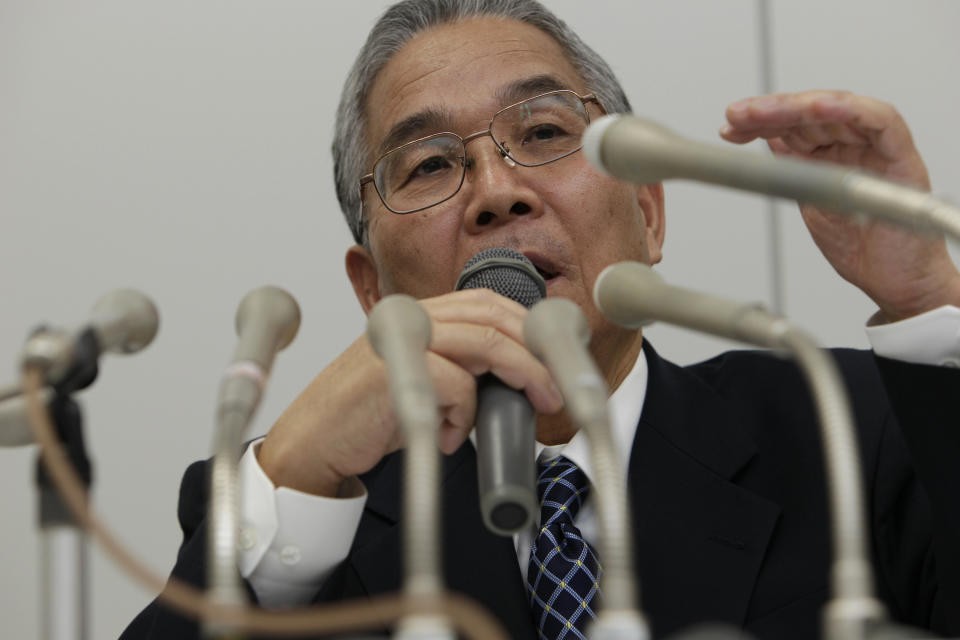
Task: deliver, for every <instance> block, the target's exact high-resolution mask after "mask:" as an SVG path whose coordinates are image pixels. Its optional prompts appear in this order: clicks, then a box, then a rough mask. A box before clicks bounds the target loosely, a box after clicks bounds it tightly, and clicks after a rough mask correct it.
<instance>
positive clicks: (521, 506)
mask: <svg viewBox="0 0 960 640" xmlns="http://www.w3.org/2000/svg"><path fill="white" fill-rule="evenodd" d="M456 289H457V290H458V291H460V290H463V289H492V290H493V291H495V292H496V293H499V294H500V295H502V296H506V297H507V298H510V299H511V300H514V301H516V302H519V303H520V304H522V305H523V306H525V307H527V308H530V307H531V306H533V305H534V304H536V303H537V302H538V301H539V300H540V299H542V298H543V297H545V296H546V294H547V285H546V283H545V282H544V280H543V278H542V277H541V276H540V274H539V273H537V269H536V267H534V266H533V263H532V262H530V261H529V260H527V258H526V257H524V255H523V254H521V253H520V252H518V251H514V250H513V249H507V248H504V247H495V248H492V249H486V250H484V251H481V252H480V253H478V254H477V255H475V256H473V258H471V259H470V260H469V261H468V262H467V264H466V265H465V266H464V267H463V271H462V272H461V273H460V277H459V279H458V280H457V286H456ZM535 422H536V416H535V414H534V411H533V407H532V406H530V402H529V401H528V400H527V399H526V397H525V396H524V395H523V392H522V391H518V390H516V389H513V388H512V387H509V386H507V385H505V384H504V383H503V382H501V381H500V380H499V379H498V378H497V377H496V376H494V375H492V374H485V375H483V376H480V377H479V378H478V379H477V418H476V423H477V424H476V434H477V474H478V481H479V485H480V511H481V513H482V514H483V521H484V524H486V525H487V528H488V529H489V530H490V531H493V532H494V533H498V534H500V535H512V534H514V533H516V532H518V531H520V530H522V529H524V528H526V527H529V526H530V523H531V522H533V516H534V514H536V513H537V509H538V503H539V500H537V494H536V490H535V482H536V477H535V470H534V465H533V457H534V452H535V446H534V443H535V441H536V424H535Z"/></svg>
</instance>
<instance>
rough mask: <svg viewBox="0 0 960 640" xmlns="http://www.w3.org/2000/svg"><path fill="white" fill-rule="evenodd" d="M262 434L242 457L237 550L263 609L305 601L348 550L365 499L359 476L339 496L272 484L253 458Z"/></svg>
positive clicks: (241, 568) (240, 568)
mask: <svg viewBox="0 0 960 640" xmlns="http://www.w3.org/2000/svg"><path fill="white" fill-rule="evenodd" d="M262 441H263V438H260V439H259V440H255V441H254V442H252V443H251V444H250V446H248V447H247V450H246V452H244V454H243V456H242V457H241V459H240V465H239V469H238V471H239V477H240V487H241V499H240V523H241V526H240V539H239V544H240V550H239V553H238V555H237V566H238V568H239V570H240V575H242V576H243V577H244V578H246V579H247V580H248V581H249V582H250V586H251V587H253V590H254V592H256V594H257V599H258V600H259V602H260V604H261V605H262V606H264V607H282V606H296V605H301V604H307V603H309V602H310V601H311V600H312V599H313V596H314V595H315V594H316V592H317V589H318V588H319V587H320V586H321V585H322V584H323V581H324V580H326V579H327V577H328V576H329V575H330V573H331V572H332V571H333V569H334V568H335V567H336V566H337V565H338V564H339V563H340V562H342V561H343V560H344V559H345V558H346V557H347V554H348V553H349V551H350V545H351V544H353V538H354V536H355V535H356V532H357V526H358V525H359V524H360V516H361V514H362V513H363V507H364V505H365V504H366V502H367V492H366V489H365V488H364V486H363V483H361V482H360V480H359V479H357V478H350V479H349V480H347V481H346V482H345V483H344V487H343V490H342V491H341V497H338V498H326V497H323V496H315V495H312V494H309V493H303V492H301V491H296V490H294V489H290V488H288V487H279V488H277V487H275V486H274V484H273V482H271V480H270V478H268V477H267V474H266V473H264V471H263V469H262V468H261V467H260V463H259V461H258V460H257V456H256V450H257V449H258V448H259V445H260V443H261V442H262Z"/></svg>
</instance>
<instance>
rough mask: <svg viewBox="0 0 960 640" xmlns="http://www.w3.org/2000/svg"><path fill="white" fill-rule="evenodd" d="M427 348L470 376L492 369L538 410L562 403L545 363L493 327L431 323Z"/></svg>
mask: <svg viewBox="0 0 960 640" xmlns="http://www.w3.org/2000/svg"><path fill="white" fill-rule="evenodd" d="M430 350H431V351H432V352H433V353H436V354H438V355H442V356H444V357H445V358H447V359H449V360H451V361H453V362H455V363H456V364H457V365H459V366H460V367H461V368H463V369H464V370H465V371H467V372H469V373H470V374H471V375H473V376H479V375H482V374H484V373H492V374H493V375H495V376H496V377H498V378H499V379H500V380H502V381H503V382H504V384H506V385H508V386H511V387H513V388H514V389H522V390H524V391H525V392H526V394H527V397H528V398H529V399H530V403H531V404H532V405H533V407H534V409H536V410H537V411H538V412H540V413H548V414H549V413H556V412H557V411H559V410H560V408H561V407H562V406H563V399H562V397H561V395H560V392H559V390H557V387H556V385H555V384H554V383H553V379H552V378H551V376H550V372H549V371H547V369H546V367H544V366H543V364H542V363H541V362H540V361H539V360H537V359H536V358H535V357H534V356H533V355H532V354H531V353H530V352H529V351H527V349H526V348H525V347H524V346H523V345H522V344H520V343H519V342H517V341H515V340H514V339H513V338H511V337H509V336H507V335H506V334H504V333H501V332H500V331H498V330H497V329H495V328H493V327H488V326H482V325H472V324H465V323H438V324H435V325H434V333H433V340H432V341H431V343H430Z"/></svg>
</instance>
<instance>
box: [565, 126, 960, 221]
mask: <svg viewBox="0 0 960 640" xmlns="http://www.w3.org/2000/svg"><path fill="white" fill-rule="evenodd" d="M583 152H584V155H586V157H587V160H588V161H589V162H590V164H592V165H593V166H595V167H597V168H598V169H600V170H601V171H603V172H605V173H607V174H609V175H612V176H614V177H616V178H620V179H622V180H629V181H631V182H635V183H638V184H649V183H653V182H661V181H663V180H669V179H673V178H680V179H687V180H697V181H700V182H707V183H710V184H716V185H720V186H725V187H732V188H734V189H741V190H744V191H753V192H756V193H764V194H768V195H772V196H778V197H781V198H790V199H792V200H797V201H799V202H805V203H810V204H815V205H819V206H822V207H826V208H828V209H831V210H834V211H838V212H840V213H845V214H848V215H853V216H862V215H865V214H866V215H869V216H872V217H876V218H879V219H882V220H885V221H887V222H891V223H894V224H897V225H900V226H903V227H907V228H912V229H917V230H927V231H935V232H940V233H946V234H949V235H951V236H952V237H954V238H960V207H957V206H956V205H953V204H951V203H949V202H945V201H944V200H942V199H940V198H938V197H936V196H934V195H932V194H930V193H928V192H926V191H920V190H919V189H914V188H911V187H907V186H903V185H899V184H896V183H893V182H890V181H888V180H884V179H883V178H881V177H879V176H876V175H873V174H870V173H867V172H865V171H859V170H856V169H852V168H850V167H844V166H840V165H832V164H828V163H823V162H811V161H808V160H800V159H797V158H785V157H779V156H770V155H767V154H761V153H756V152H754V151H749V150H747V149H737V148H731V147H729V146H721V145H716V144H706V143H703V142H697V141H694V140H688V139H686V138H683V137H681V136H679V135H677V134H676V133H674V132H673V131H671V130H670V129H668V128H666V127H664V126H663V125H660V124H657V123H656V122H652V121H650V120H646V119H643V118H638V117H636V116H632V115H626V114H617V115H610V116H604V117H603V118H600V119H598V120H596V121H594V122H593V123H591V124H590V126H589V127H587V130H586V131H585V132H584V134H583Z"/></svg>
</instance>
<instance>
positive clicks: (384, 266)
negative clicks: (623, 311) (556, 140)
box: [351, 18, 663, 332]
mask: <svg viewBox="0 0 960 640" xmlns="http://www.w3.org/2000/svg"><path fill="white" fill-rule="evenodd" d="M532 78H541V79H543V78H549V79H552V80H553V81H554V82H555V83H556V84H557V85H559V87H558V88H560V87H562V88H567V89H572V90H574V91H576V92H577V93H579V94H580V95H584V94H586V93H589V92H590V91H591V87H586V86H584V84H583V80H582V79H581V78H580V77H579V75H578V74H577V72H576V71H575V70H574V69H573V67H572V66H571V65H570V63H569V62H567V60H566V58H565V57H564V55H563V53H562V51H561V49H560V47H559V46H558V45H557V43H556V42H554V40H553V39H552V38H550V37H549V36H547V35H546V34H544V33H543V32H541V31H539V30H538V29H535V28H533V27H531V26H529V25H525V24H523V23H520V22H516V21H512V20H503V19H494V18H484V19H472V20H468V21H464V22H461V23H458V24H453V25H445V26H442V27H438V28H434V29H431V30H429V31H426V32H424V33H421V34H419V35H418V36H417V37H415V38H414V39H413V40H411V41H410V42H409V43H408V44H407V45H406V46H404V47H403V49H401V50H400V51H399V52H398V53H397V54H396V55H395V56H394V57H393V58H392V59H391V60H390V62H389V63H388V64H387V65H386V66H385V67H384V68H383V70H382V71H381V72H380V73H379V75H378V76H377V79H376V81H375V82H374V84H373V87H372V89H371V92H370V95H369V97H368V99H367V108H366V115H367V121H368V123H369V126H368V132H369V139H368V144H369V148H370V149H371V150H372V154H371V155H372V157H371V159H370V162H371V163H372V161H373V158H376V157H377V156H378V155H379V153H380V152H382V151H383V149H381V148H380V147H381V146H382V144H383V141H384V139H385V138H386V137H387V135H388V133H389V132H390V131H391V129H392V128H393V127H394V125H396V124H397V123H399V122H401V121H403V120H405V119H407V118H409V117H410V116H412V115H414V114H420V113H424V112H427V111H430V112H433V113H434V114H442V118H441V119H440V120H441V121H440V122H432V123H431V127H432V129H431V130H422V131H414V132H411V134H410V135H409V136H408V137H407V139H408V140H412V139H416V138H419V137H423V136H426V135H429V134H431V133H436V132H438V131H452V132H454V133H457V134H459V135H460V136H467V135H469V134H471V133H474V132H477V131H481V130H485V129H486V128H487V126H488V125H489V122H490V118H491V117H492V116H493V115H494V114H495V113H496V112H497V111H498V110H500V109H502V108H503V107H505V106H507V105H508V104H512V103H513V102H516V101H518V100H519V99H523V98H524V97H531V96H532V95H536V94H537V93H541V92H543V89H539V90H538V89H536V88H533V89H532V93H530V94H529V95H521V96H516V95H509V93H510V92H508V91H506V90H507V89H509V88H510V87H511V86H513V87H516V86H517V85H518V84H519V83H521V82H523V81H526V80H530V79H532ZM540 84H541V85H542V84H543V83H542V82H541V83H540ZM505 94H507V95H505ZM498 96H499V97H498ZM588 110H589V112H590V116H591V118H592V119H596V118H598V117H599V116H600V115H602V112H601V111H600V110H599V108H597V106H596V105H595V104H591V105H589V106H588ZM433 119H434V120H436V118H433ZM467 157H468V158H469V159H470V160H471V161H472V164H471V166H470V168H468V170H467V172H466V178H465V180H464V183H463V186H462V187H461V189H460V191H459V192H458V193H457V194H456V195H455V196H454V197H453V198H451V199H449V200H447V201H446V202H443V203H441V204H439V205H436V206H433V207H431V208H429V209H426V210H424V211H420V212H417V213H411V214H406V215H397V214H394V213H392V212H390V211H389V210H388V209H386V208H385V207H384V206H383V204H382V203H381V201H380V199H379V198H378V197H377V194H376V192H375V190H374V188H373V185H367V186H366V187H365V192H364V203H365V207H366V214H367V216H368V220H369V245H370V253H369V256H368V257H367V258H366V259H365V261H366V262H368V265H367V272H368V274H372V278H369V279H368V280H367V285H366V288H367V291H368V292H369V291H371V289H376V291H375V294H373V295H372V298H378V297H379V296H383V295H388V294H391V293H398V292H402V293H407V294H409V295H412V296H414V297H416V298H425V297H431V296H435V295H440V294H443V293H447V292H450V291H452V290H453V288H454V285H455V283H456V280H457V276H458V275H459V274H460V271H461V269H462V268H463V265H464V264H465V263H466V262H467V261H468V260H469V259H470V258H471V257H472V256H474V255H475V254H476V253H477V252H479V251H481V250H483V249H487V248H490V247H499V246H504V247H509V248H512V249H515V250H517V251H520V252H521V253H523V254H524V255H526V256H527V257H528V258H529V259H530V260H531V261H532V262H533V263H534V264H535V265H536V266H537V267H538V268H540V269H541V270H542V271H544V272H546V273H547V274H548V275H552V276H553V277H550V278H549V279H548V281H547V293H548V295H550V296H563V297H567V298H570V299H572V300H574V301H575V302H576V303H577V304H579V305H580V307H581V308H583V309H584V311H585V312H586V313H587V317H588V319H589V321H590V324H591V327H592V329H593V330H594V332H596V331H597V330H598V329H601V328H607V329H608V330H609V327H604V325H605V324H606V323H605V321H604V320H603V319H602V318H601V317H600V315H599V313H598V312H597V311H596V309H595V307H594V305H593V302H592V295H591V292H592V289H593V284H594V281H595V280H596V278H597V276H598V275H599V274H600V272H601V271H602V270H603V269H604V267H606V266H607V265H609V264H611V263H614V262H617V261H620V260H628V259H629V260H640V261H643V262H646V263H652V262H657V261H658V260H659V259H660V244H661V242H662V239H663V196H662V190H661V188H660V187H659V185H655V186H653V187H636V186H633V185H629V184H625V183H623V182H620V181H617V180H614V179H612V178H609V177H606V176H603V175H602V174H600V173H598V172H597V171H595V170H594V169H593V168H591V167H590V166H589V164H588V163H587V161H586V158H585V157H584V154H583V153H581V152H577V153H574V154H573V155H570V156H568V157H566V158H563V159H561V160H558V161H556V162H553V163H551V164H547V165H543V166H539V167H523V166H519V165H518V166H515V167H510V166H508V164H507V163H506V162H504V160H503V159H502V158H501V157H500V155H499V154H498V152H497V149H496V147H495V145H494V143H493V140H491V139H490V137H489V136H484V137H481V138H479V139H476V140H473V141H472V142H469V143H468V144H467ZM354 251H356V250H354ZM354 272H355V269H351V278H352V279H353V280H354V284H355V286H356V285H357V284H358V283H357V276H356V274H355V273H354ZM371 282H373V285H372V286H371V285H370V283H371ZM362 288H363V287H360V288H358V289H357V291H358V294H360V297H361V298H364V295H363V294H362V292H361V289H362ZM367 298H368V299H367V300H363V299H362V300H361V301H362V302H363V303H364V305H365V306H369V304H370V303H371V299H370V298H371V296H370V295H368V296H367ZM372 301H373V302H375V299H373V300H372Z"/></svg>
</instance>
